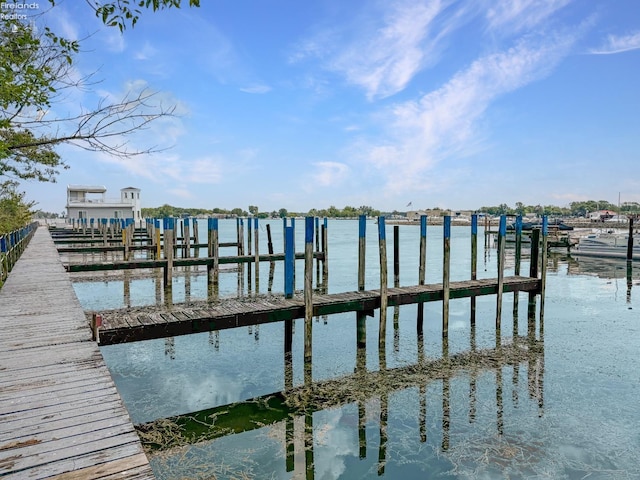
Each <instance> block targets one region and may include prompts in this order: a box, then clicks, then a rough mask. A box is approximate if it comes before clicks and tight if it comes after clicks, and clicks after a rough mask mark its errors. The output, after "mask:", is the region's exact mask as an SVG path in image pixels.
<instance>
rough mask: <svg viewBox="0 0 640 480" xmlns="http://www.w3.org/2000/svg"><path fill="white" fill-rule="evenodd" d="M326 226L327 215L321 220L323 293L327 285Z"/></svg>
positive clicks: (327, 246)
mask: <svg viewBox="0 0 640 480" xmlns="http://www.w3.org/2000/svg"><path fill="white" fill-rule="evenodd" d="M327 226H328V222H327V217H324V220H323V222H322V259H323V260H322V285H323V290H324V292H325V293H326V291H327V287H328V285H329V238H328V231H329V230H328V228H327Z"/></svg>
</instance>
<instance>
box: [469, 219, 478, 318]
mask: <svg viewBox="0 0 640 480" xmlns="http://www.w3.org/2000/svg"><path fill="white" fill-rule="evenodd" d="M477 278H478V215H476V214H473V215H471V280H477ZM475 325H476V297H475V295H472V296H471V328H472V329H475Z"/></svg>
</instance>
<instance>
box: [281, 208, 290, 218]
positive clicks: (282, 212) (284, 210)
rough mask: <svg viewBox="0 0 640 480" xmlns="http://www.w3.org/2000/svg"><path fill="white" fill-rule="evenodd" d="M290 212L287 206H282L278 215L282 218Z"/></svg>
mask: <svg viewBox="0 0 640 480" xmlns="http://www.w3.org/2000/svg"><path fill="white" fill-rule="evenodd" d="M288 214H289V212H288V211H287V209H286V208H281V209H280V210H278V216H279V217H280V218H285V217H286V216H287V215H288Z"/></svg>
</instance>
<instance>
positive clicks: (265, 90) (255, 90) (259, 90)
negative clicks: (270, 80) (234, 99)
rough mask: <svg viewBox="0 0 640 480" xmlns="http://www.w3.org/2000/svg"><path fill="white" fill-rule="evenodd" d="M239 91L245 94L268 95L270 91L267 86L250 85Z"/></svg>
mask: <svg viewBox="0 0 640 480" xmlns="http://www.w3.org/2000/svg"><path fill="white" fill-rule="evenodd" d="M240 91H241V92H245V93H268V92H270V91H271V87H269V86H268V85H251V86H249V87H244V88H241V89H240Z"/></svg>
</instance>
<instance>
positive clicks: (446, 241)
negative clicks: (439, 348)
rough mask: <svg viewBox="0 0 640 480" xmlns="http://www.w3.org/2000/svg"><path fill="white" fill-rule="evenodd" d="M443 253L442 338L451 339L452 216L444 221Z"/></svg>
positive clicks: (447, 216) (446, 217) (448, 216)
mask: <svg viewBox="0 0 640 480" xmlns="http://www.w3.org/2000/svg"><path fill="white" fill-rule="evenodd" d="M442 245H443V247H442V248H443V252H442V338H443V339H448V338H449V289H450V287H449V282H450V276H449V270H450V266H451V216H450V215H446V216H445V217H444V219H443V242H442Z"/></svg>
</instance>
